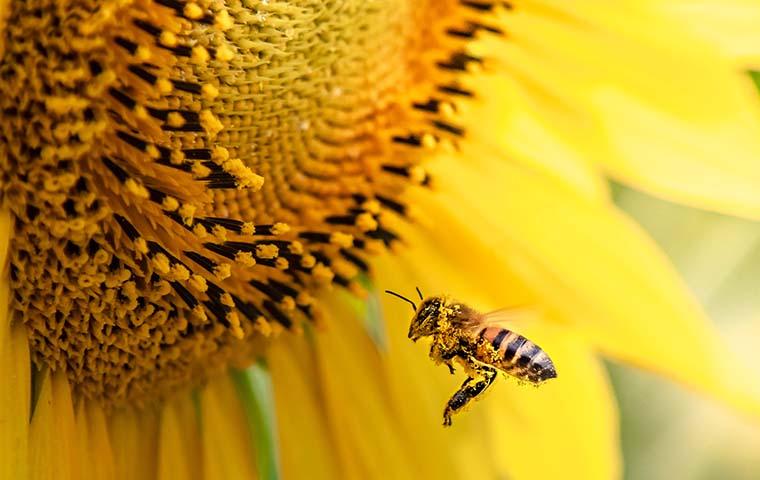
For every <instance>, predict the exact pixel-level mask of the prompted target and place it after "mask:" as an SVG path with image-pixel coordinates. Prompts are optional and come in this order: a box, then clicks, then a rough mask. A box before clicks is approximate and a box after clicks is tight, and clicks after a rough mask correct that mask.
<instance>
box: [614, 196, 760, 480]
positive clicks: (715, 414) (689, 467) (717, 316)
mask: <svg viewBox="0 0 760 480" xmlns="http://www.w3.org/2000/svg"><path fill="white" fill-rule="evenodd" d="M615 199H616V202H617V203H618V205H620V206H621V207H622V208H623V209H624V210H626V211H627V212H628V213H629V214H630V215H631V216H632V217H634V218H635V219H636V220H637V221H638V222H639V223H640V224H641V225H642V226H643V227H644V228H646V229H647V230H648V231H649V233H650V234H651V235H652V237H653V238H654V239H655V240H656V241H657V243H658V244H659V245H660V246H661V247H662V248H663V250H664V251H665V252H666V253H667V254H668V256H669V257H670V258H671V260H672V261H673V263H674V264H675V266H676V268H677V269H678V271H679V273H681V275H682V276H683V278H684V279H685V281H686V283H687V284H688V285H689V287H690V288H691V290H692V291H693V292H694V293H695V294H696V296H697V297H698V299H699V300H700V302H701V303H702V304H703V305H704V306H705V308H706V309H707V311H708V312H709V313H710V315H711V316H712V318H713V319H714V321H715V323H716V324H717V325H718V328H719V329H720V331H721V333H722V334H723V335H724V336H725V338H726V339H727V340H728V343H729V344H730V345H731V346H732V347H733V348H734V349H735V350H736V353H737V354H738V355H739V358H741V359H743V360H744V361H745V362H747V363H749V364H750V365H755V366H756V365H760V350H759V349H758V339H759V338H760V224H757V223H753V222H750V221H746V220H742V219H737V218H733V217H728V216H724V215H720V214H716V213H711V212H705V211H700V210H695V209H690V208H686V207H683V206H679V205H675V204H671V203H668V202H665V201H662V200H659V199H655V198H652V197H650V196H647V195H645V194H642V193H640V192H636V191H634V190H631V189H628V188H625V187H621V186H616V187H615ZM652 334H653V335H656V334H657V332H652ZM703 361H705V362H709V361H710V359H703ZM608 366H609V370H610V373H611V376H612V380H613V384H614V386H615V390H616V393H617V398H618V402H619V406H620V413H621V437H622V447H623V455H624V458H625V478H626V479H628V480H651V479H689V480H719V479H720V480H726V479H730V480H750V479H758V478H760V455H758V452H760V428H758V426H757V424H755V423H753V421H752V420H750V419H748V418H745V417H742V416H741V415H739V414H737V413H735V412H733V411H729V410H728V409H726V408H725V407H723V406H721V405H718V404H716V403H714V402H712V401H711V400H709V399H707V398H705V397H701V396H698V395H691V394H690V392H687V391H685V390H684V389H683V388H682V387H679V386H677V385H675V384H673V383H670V382H666V381H664V380H663V379H661V378H658V377H656V376H654V375H651V374H647V373H645V372H642V371H641V370H634V369H631V368H627V367H623V366H620V365H616V364H613V363H608ZM655 398H656V401H654V399H655Z"/></svg>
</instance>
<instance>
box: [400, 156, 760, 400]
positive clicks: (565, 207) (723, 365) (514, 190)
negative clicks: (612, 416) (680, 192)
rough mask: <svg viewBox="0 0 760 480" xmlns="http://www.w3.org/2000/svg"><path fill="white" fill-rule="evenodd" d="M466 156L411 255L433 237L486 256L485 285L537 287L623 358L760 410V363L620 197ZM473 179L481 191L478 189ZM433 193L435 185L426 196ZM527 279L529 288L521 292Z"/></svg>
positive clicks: (449, 253) (443, 178) (465, 260)
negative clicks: (739, 352)
mask: <svg viewBox="0 0 760 480" xmlns="http://www.w3.org/2000/svg"><path fill="white" fill-rule="evenodd" d="M466 153H467V152H466ZM469 154H471V155H475V154H477V152H469ZM463 164H464V162H463V161H462V160H461V159H459V160H458V159H445V160H444V159H442V160H441V161H440V162H439V167H440V171H439V172H438V175H437V177H438V183H439V184H440V186H441V190H444V191H445V196H442V197H441V200H440V201H439V202H438V203H436V204H432V205H430V204H428V207H427V209H426V210H427V211H428V212H429V213H430V215H431V216H434V218H432V219H431V221H430V222H428V223H429V226H428V228H429V230H430V234H431V237H432V238H433V239H435V241H434V242H430V241H427V242H425V241H424V240H420V239H417V238H410V240H409V243H410V244H411V245H415V250H414V251H413V252H410V258H414V255H417V254H418V250H423V249H427V250H430V251H433V252H436V254H437V255H439V256H440V257H441V258H447V259H449V261H450V262H452V263H454V265H455V266H454V267H453V268H459V269H460V270H462V271H465V270H466V269H469V268H471V267H472V266H473V265H475V264H476V263H481V262H482V263H486V264H487V267H485V268H487V269H490V270H491V271H492V273H491V274H490V275H487V274H485V273H484V274H483V275H482V277H481V278H482V279H483V280H482V282H481V284H480V285H479V286H478V287H479V288H481V289H482V290H483V291H484V292H487V293H489V294H491V295H493V296H494V298H497V297H498V296H499V295H501V296H502V297H504V298H505V304H506V305H508V304H509V303H506V302H508V301H509V300H510V299H512V298H516V295H520V296H522V297H523V298H527V299H528V300H531V296H533V297H534V299H535V300H536V301H538V302H540V304H541V305H543V306H545V307H546V308H547V309H548V310H549V311H550V312H555V313H556V314H557V316H558V317H560V318H562V319H563V320H564V321H567V322H569V323H571V324H572V325H574V326H577V327H578V328H579V329H581V331H582V332H583V333H584V334H585V335H586V336H587V337H588V338H589V339H590V340H591V341H592V342H593V343H594V344H595V345H597V346H598V347H599V348H600V349H602V350H603V351H605V352H607V353H608V354H610V355H612V356H614V357H615V358H618V359H621V360H623V361H626V362H628V363H631V364H634V365H638V366H642V367H645V368H648V369H651V370H654V371H657V372H660V373H662V374H665V375H667V376H669V377H672V378H674V379H677V380H679V381H681V382H683V383H685V384H687V385H690V386H693V387H696V388H699V389H701V390H703V391H707V392H710V393H712V394H714V395H716V396H719V397H721V398H723V399H724V400H727V401H729V402H732V403H733V404H734V405H736V406H738V407H741V408H744V409H747V410H748V411H751V412H753V413H755V414H760V387H759V386H758V382H757V380H754V379H756V378H757V375H752V374H751V373H750V372H748V371H747V369H746V368H745V366H743V365H742V364H740V363H739V362H734V361H733V359H732V355H731V351H730V348H727V346H726V345H725V344H724V343H723V342H721V341H720V337H719V336H718V335H717V333H716V331H715V330H714V329H713V328H712V327H711V325H710V323H709V321H708V320H707V319H706V317H705V315H704V313H703V312H702V310H701V309H700V307H699V305H698V304H697V303H696V302H695V301H694V299H693V298H692V297H691V295H690V294H689V292H688V291H687V290H686V289H685V287H684V286H683V285H682V283H681V282H680V281H679V279H678V278H677V276H676V274H675V273H674V271H673V269H672V267H671V265H670V264H669V262H668V261H667V259H666V258H664V257H663V255H662V254H661V253H660V252H659V251H658V249H657V247H656V246H655V245H654V244H653V242H652V241H651V240H650V239H649V238H648V237H647V236H646V235H645V234H644V233H643V232H642V231H641V230H640V229H639V228H637V226H636V225H634V224H633V223H632V222H631V221H629V220H628V219H627V218H626V217H625V216H624V215H622V214H621V213H619V212H618V211H617V210H616V209H614V208H613V207H612V206H610V205H608V204H605V203H602V202H596V201H591V200H589V199H588V198H586V197H583V196H580V195H578V194H577V193H576V192H574V191H572V190H570V189H568V188H565V187H564V186H563V185H561V184H559V183H557V182H553V181H551V180H550V179H547V178H546V177H545V176H543V175H540V174H536V173H535V172H532V171H530V170H527V169H524V168H519V167H515V166H514V165H511V164H509V163H507V162H502V163H501V164H500V166H497V165H494V167H493V168H492V169H491V171H490V172H489V175H488V176H483V175H479V174H477V173H476V172H473V171H472V170H471V169H469V168H466V167H463ZM434 173H435V172H434ZM473 189H477V191H478V192H480V193H479V194H478V195H470V192H471V191H473ZM445 198H456V199H458V201H457V202H446V201H445V200H444V199H445ZM424 202H425V197H424V196H420V198H419V199H417V200H415V201H414V203H417V204H420V205H425V203H424ZM421 208H423V209H424V207H421ZM452 232H456V233H457V236H456V237H455V236H454V235H452ZM471 232H475V233H471ZM409 235H414V233H413V232H410V233H409ZM408 238H409V237H408ZM417 245H422V246H421V247H419V248H418V247H417ZM483 252H488V253H487V254H484V253H483ZM423 255H424V253H423ZM483 255H486V256H483ZM482 258H487V259H488V260H487V262H484V261H483V260H480V259H482ZM407 261H412V260H407ZM482 270H483V268H482V267H481V268H480V271H482ZM443 278H445V277H443ZM441 283H442V285H440V287H439V288H444V287H445V285H444V284H443V283H444V282H443V281H441ZM520 284H522V285H524V286H525V287H527V288H528V292H518V293H515V294H513V293H512V292H511V291H510V289H511V288H512V287H513V286H516V285H520ZM705 359H709V361H706V360H705Z"/></svg>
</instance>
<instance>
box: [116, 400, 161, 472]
mask: <svg viewBox="0 0 760 480" xmlns="http://www.w3.org/2000/svg"><path fill="white" fill-rule="evenodd" d="M108 428H109V433H110V435H111V437H110V438H111V445H116V446H117V448H114V449H113V453H114V469H115V474H116V478H117V480H143V479H145V480H150V479H152V478H155V477H156V471H157V470H156V457H157V452H158V445H157V439H158V419H157V415H156V413H155V411H154V410H153V409H152V408H150V407H144V408H141V409H133V408H122V409H118V410H116V411H114V412H112V413H111V415H109V426H108ZM136 458H139V459H140V461H135V459H136Z"/></svg>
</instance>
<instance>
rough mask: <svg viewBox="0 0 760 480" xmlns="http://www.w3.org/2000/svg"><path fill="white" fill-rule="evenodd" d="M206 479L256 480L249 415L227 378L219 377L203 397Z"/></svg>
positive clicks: (210, 384) (202, 417)
mask: <svg viewBox="0 0 760 480" xmlns="http://www.w3.org/2000/svg"><path fill="white" fill-rule="evenodd" d="M200 408H201V432H202V435H203V444H202V448H203V478H205V479H207V480H217V479H218V480H225V479H228V478H250V479H256V478H258V475H257V474H256V467H255V465H254V462H253V455H252V454H251V452H253V451H254V450H253V448H252V446H251V441H250V434H249V432H248V428H247V424H248V422H246V418H245V412H244V411H243V408H242V406H241V405H240V402H239V400H238V396H237V392H236V390H235V386H234V385H233V384H232V381H231V380H230V378H229V377H228V376H227V375H221V376H218V377H217V378H216V379H214V380H213V381H212V382H210V383H209V384H208V385H207V386H206V387H204V389H203V390H202V391H201V394H200Z"/></svg>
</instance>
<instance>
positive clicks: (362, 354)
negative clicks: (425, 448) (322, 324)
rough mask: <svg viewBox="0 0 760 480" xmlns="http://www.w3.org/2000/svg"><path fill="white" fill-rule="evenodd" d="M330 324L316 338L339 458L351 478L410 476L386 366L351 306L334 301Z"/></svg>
mask: <svg viewBox="0 0 760 480" xmlns="http://www.w3.org/2000/svg"><path fill="white" fill-rule="evenodd" d="M326 307H327V309H329V311H330V313H331V315H330V326H329V330H327V331H325V332H316V333H315V334H314V336H313V341H314V346H315V351H316V358H315V362H316V370H317V372H316V373H317V375H318V378H319V379H320V383H321V385H322V388H323V390H322V391H323V400H324V402H325V403H324V407H325V414H326V416H327V421H328V424H329V425H330V430H331V432H333V439H334V441H335V445H336V454H337V455H338V457H339V458H340V459H341V461H342V463H343V465H344V466H345V471H346V472H347V473H346V476H347V477H348V478H411V477H413V476H414V475H413V471H414V470H413V464H412V459H411V455H410V452H408V451H406V450H405V449H404V448H403V445H405V443H404V442H403V439H402V438H401V433H400V432H399V430H398V428H396V422H395V421H394V416H393V414H392V410H391V409H390V408H389V406H388V400H389V399H388V392H387V390H386V384H385V381H384V378H383V375H382V371H383V362H382V359H381V357H380V356H379V355H378V354H377V351H376V349H375V345H374V343H373V342H372V340H371V339H370V338H369V336H368V335H367V334H366V331H365V330H364V329H363V326H362V325H361V324H360V323H359V322H358V319H356V318H355V317H354V316H353V315H352V314H351V310H350V307H349V306H348V305H347V304H346V303H345V302H341V301H339V300H335V299H331V300H330V301H329V303H328V304H327V305H326Z"/></svg>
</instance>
